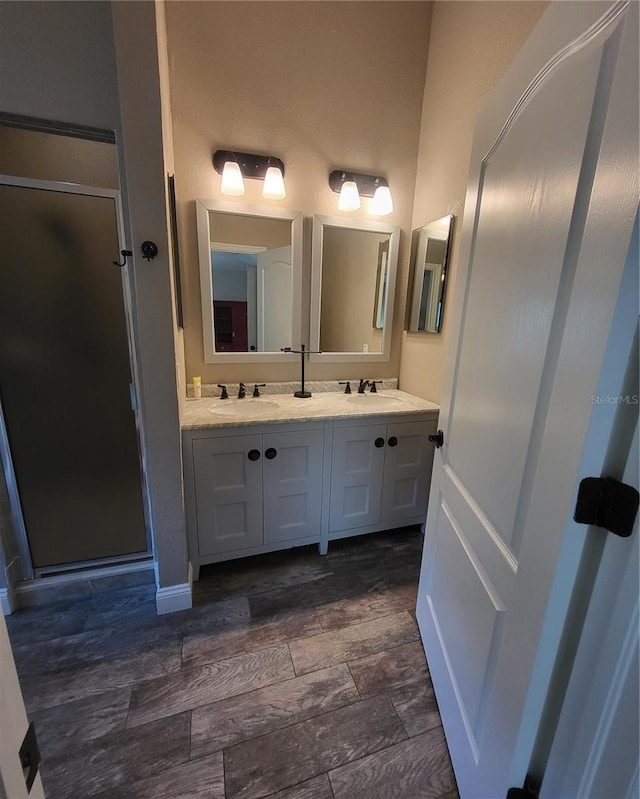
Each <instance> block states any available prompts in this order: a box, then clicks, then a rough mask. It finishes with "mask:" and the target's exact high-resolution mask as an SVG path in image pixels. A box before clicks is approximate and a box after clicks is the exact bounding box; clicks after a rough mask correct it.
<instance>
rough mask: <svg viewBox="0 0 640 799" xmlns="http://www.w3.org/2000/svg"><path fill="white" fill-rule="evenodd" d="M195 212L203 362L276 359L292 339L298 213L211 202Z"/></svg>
mask: <svg viewBox="0 0 640 799" xmlns="http://www.w3.org/2000/svg"><path fill="white" fill-rule="evenodd" d="M196 210H197V223H198V251H199V259H200V290H201V295H202V316H203V320H202V328H203V340H204V350H205V361H206V362H207V363H215V362H216V361H231V360H237V361H243V360H248V359H250V360H252V361H260V360H274V359H275V358H277V359H278V360H281V359H282V358H283V357H286V356H283V355H282V354H280V350H281V348H282V347H291V346H293V345H294V344H295V343H296V342H297V341H299V340H300V303H301V296H300V293H301V292H300V283H301V281H300V260H301V256H302V216H301V215H300V214H298V213H297V212H295V211H284V210H278V209H271V208H261V207H257V206H244V207H243V206H240V207H239V206H237V205H235V204H229V203H219V202H216V201H214V200H197V201H196ZM274 356H275V357H274Z"/></svg>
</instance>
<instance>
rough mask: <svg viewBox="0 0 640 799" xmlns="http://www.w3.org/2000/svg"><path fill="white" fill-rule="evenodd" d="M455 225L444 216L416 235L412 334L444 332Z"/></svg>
mask: <svg viewBox="0 0 640 799" xmlns="http://www.w3.org/2000/svg"><path fill="white" fill-rule="evenodd" d="M452 224H453V216H451V215H449V216H443V217H442V219H437V220H436V221H435V222H431V223H430V224H429V225H425V226H424V227H421V228H419V229H418V230H414V232H413V238H414V241H413V246H412V254H413V257H412V266H411V268H412V276H411V277H410V283H409V285H410V287H411V302H410V311H409V323H408V326H407V327H408V330H409V331H411V332H420V333H439V332H440V330H441V328H442V314H443V310H444V292H445V287H446V282H447V267H448V263H447V259H448V256H449V242H450V241H451V232H452Z"/></svg>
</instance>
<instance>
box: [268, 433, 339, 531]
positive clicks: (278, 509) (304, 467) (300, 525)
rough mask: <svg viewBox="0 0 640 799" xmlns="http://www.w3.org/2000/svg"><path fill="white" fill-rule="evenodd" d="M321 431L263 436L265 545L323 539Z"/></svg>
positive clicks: (322, 435)
mask: <svg viewBox="0 0 640 799" xmlns="http://www.w3.org/2000/svg"><path fill="white" fill-rule="evenodd" d="M323 440H324V432H323V431H322V430H309V431H303V432H298V433H268V434H266V435H265V436H264V437H263V446H264V449H263V452H264V456H265V460H264V464H263V486H264V542H265V544H272V543H277V542H279V541H293V540H294V539H296V538H307V537H310V536H316V537H317V538H319V537H320V511H321V500H322V462H323Z"/></svg>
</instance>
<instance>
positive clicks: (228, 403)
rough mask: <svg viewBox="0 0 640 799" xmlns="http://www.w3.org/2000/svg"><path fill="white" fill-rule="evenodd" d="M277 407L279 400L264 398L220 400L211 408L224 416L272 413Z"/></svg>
mask: <svg viewBox="0 0 640 799" xmlns="http://www.w3.org/2000/svg"><path fill="white" fill-rule="evenodd" d="M277 407H278V403H277V402H270V401H269V400H263V399H242V400H218V402H217V403H216V404H215V406H214V407H213V408H209V410H210V411H211V413H215V414H221V415H222V416H249V417H255V416H262V415H263V414H267V413H271V412H272V411H273V410H275V409H276V408H277Z"/></svg>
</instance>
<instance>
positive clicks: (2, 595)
mask: <svg viewBox="0 0 640 799" xmlns="http://www.w3.org/2000/svg"><path fill="white" fill-rule="evenodd" d="M0 608H2V615H3V616H10V615H11V614H12V613H13V611H14V610H15V609H16V605H15V600H14V597H13V592H12V591H10V590H9V589H8V588H0Z"/></svg>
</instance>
